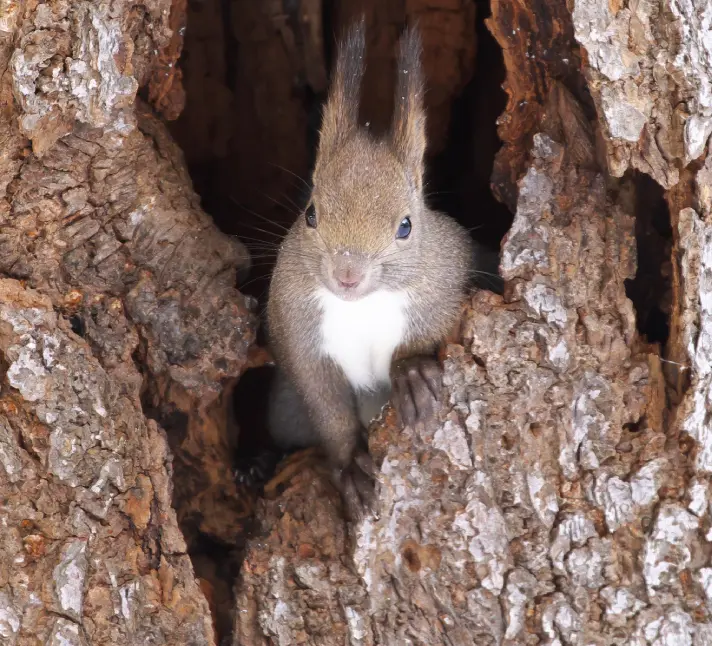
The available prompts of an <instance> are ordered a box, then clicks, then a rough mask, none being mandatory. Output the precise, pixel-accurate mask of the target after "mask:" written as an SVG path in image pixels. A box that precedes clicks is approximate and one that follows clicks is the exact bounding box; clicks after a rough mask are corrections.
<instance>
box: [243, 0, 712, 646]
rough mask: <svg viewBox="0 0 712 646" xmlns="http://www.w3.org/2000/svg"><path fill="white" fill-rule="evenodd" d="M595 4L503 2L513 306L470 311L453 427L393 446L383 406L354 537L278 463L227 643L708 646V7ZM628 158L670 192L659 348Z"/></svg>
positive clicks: (451, 384)
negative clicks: (646, 293)
mask: <svg viewBox="0 0 712 646" xmlns="http://www.w3.org/2000/svg"><path fill="white" fill-rule="evenodd" d="M604 5H605V6H603V5H601V3H588V4H586V3H579V2H576V3H571V6H570V7H569V9H568V10H567V9H566V7H564V6H563V5H560V4H558V5H557V4H551V3H534V2H524V3H511V2H495V3H493V17H492V19H491V21H490V24H489V26H490V29H491V30H492V31H493V33H494V34H495V36H496V38H497V40H498V42H500V44H501V45H502V47H503V50H504V53H505V64H506V66H507V83H506V86H505V89H506V90H507V92H508V94H509V99H510V100H509V104H508V107H507V111H506V113H505V114H504V115H503V116H502V118H501V120H500V133H501V136H502V139H503V144H504V145H503V149H502V151H501V152H500V155H499V157H498V162H497V164H496V166H495V172H494V176H493V184H494V188H495V190H496V191H498V194H499V196H500V197H501V199H503V200H504V201H505V202H506V203H508V204H511V205H512V206H513V208H516V215H515V219H514V224H513V226H512V229H511V231H510V232H509V234H508V235H507V237H506V238H505V240H504V241H503V244H502V260H501V269H502V273H503V275H504V277H505V279H506V290H505V294H504V297H503V298H500V297H497V296H494V295H491V294H487V293H484V292H483V293H477V294H474V295H473V296H472V298H471V300H470V302H469V303H468V306H467V307H466V310H465V312H464V314H463V319H462V330H461V335H460V338H459V339H458V340H457V342H453V343H450V344H449V345H448V346H447V348H446V349H445V352H444V358H445V376H446V386H447V391H448V395H449V399H448V404H447V406H445V407H444V409H443V411H442V412H441V417H440V423H439V425H438V426H436V427H434V428H432V429H427V428H418V429H409V428H407V429H404V430H401V429H398V428H396V426H395V424H394V420H393V416H392V413H391V411H390V410H389V409H386V411H385V412H384V416H383V418H382V419H381V420H379V421H377V422H376V423H374V425H373V427H372V428H371V431H370V447H371V451H372V453H373V454H374V456H375V457H376V458H377V460H378V463H379V465H380V469H379V470H380V472H379V484H378V494H379V507H378V514H377V516H376V517H374V518H371V519H367V520H366V521H365V522H364V523H363V524H362V525H360V526H357V527H345V526H344V525H343V523H342V522H341V521H340V520H339V504H338V497H337V496H336V495H335V494H334V493H333V492H331V491H330V490H329V489H328V488H327V486H326V485H325V484H324V482H323V476H322V474H321V473H320V472H319V470H318V469H317V468H316V467H309V466H307V467H304V466H303V465H302V468H300V469H296V470H295V468H294V465H293V464H292V465H291V466H290V465H287V466H285V468H284V471H283V472H282V473H281V475H280V476H279V477H278V480H276V481H275V482H274V485H273V489H274V490H275V495H276V498H275V499H274V500H270V499H267V500H265V501H263V502H262V503H261V504H260V507H259V508H258V517H259V520H260V523H261V526H262V530H263V532H262V534H261V535H260V536H259V540H255V541H254V542H253V543H252V544H251V545H250V548H249V551H248V554H247V557H246V559H245V563H244V566H243V571H242V574H241V577H240V580H239V582H238V586H237V609H238V612H237V613H236V632H235V640H234V643H235V644H236V645H237V644H239V645H241V646H246V645H247V644H256V645H260V644H264V645H266V644H319V645H325V644H343V643H349V644H352V645H355V644H360V645H364V646H365V645H368V644H384V645H385V644H393V645H396V644H458V645H465V644H472V645H474V644H477V645H478V646H479V645H484V644H506V645H512V646H514V645H515V644H516V645H518V644H550V645H552V646H553V645H563V644H569V645H584V644H585V645H592V644H595V645H601V646H603V645H606V646H612V645H613V644H631V645H634V646H644V645H650V646H652V645H656V646H662V645H671V646H672V645H675V646H678V645H679V646H682V645H683V644H685V645H689V644H692V645H694V646H701V645H703V644H705V645H706V644H711V643H712V618H711V617H710V604H711V603H712V585H711V584H710V581H711V580H712V579H711V578H710V568H709V558H710V540H712V536H711V535H710V491H709V474H710V471H711V467H710V463H711V462H710V460H711V459H710V456H711V455H712V439H711V438H712V435H711V434H710V421H709V417H710V415H709V412H708V410H709V408H710V406H709V403H708V399H709V392H710V375H711V374H712V373H711V372H710V365H711V364H710V357H709V354H710V343H709V338H710V334H711V330H712V328H710V325H711V323H710V321H709V320H708V316H709V312H708V310H709V304H708V301H709V297H708V294H707V292H708V291H709V285H708V284H707V283H708V282H709V276H708V274H709V269H708V267H707V265H708V264H709V263H710V262H711V261H710V260H709V258H708V256H710V249H709V248H710V244H712V243H711V242H710V241H711V240H712V232H710V231H709V230H708V229H709V222H708V221H709V219H710V210H711V209H712V202H711V200H710V195H712V190H711V189H710V187H711V184H712V165H711V164H710V162H709V157H708V158H707V160H701V161H698V162H697V163H696V164H690V165H688V167H687V168H685V169H683V166H684V165H685V164H689V162H690V160H692V159H694V158H696V157H700V155H701V154H703V153H704V152H705V147H706V143H707V140H708V138H709V132H708V131H707V130H704V129H702V130H703V131H702V132H701V134H700V132H699V131H700V127H701V126H700V124H701V123H702V122H703V121H704V119H701V118H700V117H701V115H702V116H704V115H705V114H706V112H705V110H706V108H704V102H703V101H702V100H701V99H702V98H703V95H704V88H705V81H704V80H703V79H704V78H706V77H707V76H708V75H707V74H706V72H705V73H704V74H702V75H698V74H697V71H696V70H697V69H698V68H700V66H702V65H703V61H704V60H705V56H704V55H703V49H704V48H705V47H706V46H707V42H706V41H705V40H704V33H705V28H704V27H703V23H704V21H705V20H707V19H708V16H707V13H708V8H707V7H706V5H704V6H703V5H702V4H699V5H695V3H692V4H691V5H689V6H688V5H685V6H684V7H682V6H678V5H677V4H676V3H674V2H671V3H658V4H653V5H650V4H649V5H635V6H631V7H626V6H622V5H616V6H613V5H610V3H609V4H605V3H604ZM653 15H654V16H656V17H658V18H662V17H665V19H666V20H667V21H668V22H666V23H665V24H660V23H656V25H657V26H655V27H654V28H653V27H651V25H652V24H653V23H652V16H653ZM675 17H677V19H673V18H675ZM671 23H674V25H673V24H671ZM646 25H647V27H646ZM681 33H684V34H685V36H684V37H683V38H679V37H676V38H674V39H673V38H672V37H674V36H676V34H677V35H679V34H681ZM574 37H575V38H576V39H577V40H578V42H579V44H580V46H581V47H582V48H583V49H581V50H579V45H577V44H576V41H575V40H574ZM646 39H647V41H646ZM682 40H685V43H684V44H682V43H681V41H682ZM641 43H645V51H644V52H643V51H638V50H636V51H635V52H634V53H635V57H636V58H635V60H633V58H634V57H633V54H632V53H631V52H632V49H633V48H634V47H638V48H639V49H641V50H642V49H643V46H642V45H641ZM693 50H694V51H693ZM581 60H583V61H585V62H584V63H583V64H582V65H583V70H584V72H585V75H584V76H581V75H580V74H579V73H578V70H579V69H580V66H579V61H581ZM621 61H622V62H621ZM626 66H627V67H626ZM633 67H635V69H633ZM680 68H684V69H682V70H681V69H680ZM639 70H640V76H638V77H636V83H635V84H634V83H632V78H633V77H634V76H635V74H638V71H639ZM609 72H610V73H609ZM584 79H586V81H587V82H588V84H586V83H584ZM589 90H590V93H591V95H592V96H593V103H592V102H591V101H590V95H589ZM636 93H637V94H636ZM646 93H650V94H651V96H652V95H654V97H653V98H644V100H643V103H645V102H646V101H648V100H649V105H648V103H645V106H643V107H641V104H639V103H635V102H633V99H636V101H637V100H638V99H641V97H645V95H646ZM681 96H684V97H687V98H688V99H689V100H690V101H691V102H692V103H694V108H691V107H689V106H688V108H687V112H685V113H684V114H682V115H681V113H679V110H678V108H679V101H680V97H681ZM631 97H632V98H631ZM693 99H695V100H696V101H697V102H695V100H693ZM631 106H632V107H631ZM646 106H647V107H646ZM633 108H635V110H638V111H639V113H640V115H642V117H641V118H640V119H638V120H637V121H636V120H635V119H632V118H630V115H631V114H633ZM624 113H625V114H624ZM626 115H628V116H626ZM675 115H677V116H675ZM675 119H680V121H677V122H676V121H675ZM624 122H625V123H624ZM623 127H625V128H632V127H635V128H636V132H635V133H632V132H631V135H630V140H627V139H625V137H622V136H621V135H620V133H618V131H617V130H616V128H623ZM651 133H652V134H651ZM685 133H688V134H685ZM693 134H694V135H695V136H694V137H693V136H692V135H693ZM633 135H635V136H633ZM656 137H657V138H656ZM696 138H699V139H700V140H701V143H700V144H699V145H697V144H695V146H696V147H695V146H692V145H691V143H690V142H693V140H694V141H696ZM653 141H654V142H655V145H652V144H651V142H653ZM686 142H687V143H686ZM628 166H632V167H633V168H636V169H638V170H641V171H643V172H646V173H648V174H650V176H651V177H652V178H653V179H655V180H656V181H657V182H659V183H660V184H661V185H662V186H663V187H665V188H668V187H669V188H670V190H669V191H668V193H667V194H666V196H665V197H666V200H667V204H668V206H669V209H670V215H671V220H672V229H673V233H674V248H673V252H672V257H671V259H670V260H671V264H672V291H671V295H670V296H667V295H663V294H662V292H665V291H666V287H665V285H660V292H661V295H660V298H661V300H662V299H663V298H664V299H669V300H670V301H671V302H672V313H671V320H670V328H671V332H670V338H669V341H668V343H667V345H666V347H665V348H664V352H662V353H661V348H660V347H659V346H657V345H655V344H648V343H647V342H646V341H645V339H644V338H642V337H640V335H639V333H638V331H637V330H636V313H635V311H634V308H633V303H632V302H631V301H630V300H629V299H628V297H627V296H626V281H628V280H630V279H633V277H634V276H635V274H636V250H635V245H636V242H635V237H634V233H635V222H634V214H635V212H636V209H637V208H639V207H640V205H641V204H644V203H645V202H644V200H643V199H642V198H643V197H644V196H641V195H639V194H637V193H636V192H637V191H641V190H644V186H645V185H644V184H643V185H642V186H643V188H642V189H641V184H640V183H639V182H636V181H634V180H633V179H632V178H625V179H622V180H619V179H616V177H618V176H621V175H622V174H623V171H624V170H625V168H626V167H628ZM639 240H643V237H642V236H641V237H640V238H639ZM641 244H642V243H641ZM665 273H666V272H665V271H662V270H661V272H660V274H661V276H664V275H665ZM661 355H662V356H661ZM278 490H283V491H281V493H279V492H278ZM323 495H328V496H329V498H330V500H331V501H332V503H333V505H331V506H329V505H326V504H325V503H322V502H319V504H315V502H314V501H315V500H317V499H319V500H320V498H321V496H323Z"/></svg>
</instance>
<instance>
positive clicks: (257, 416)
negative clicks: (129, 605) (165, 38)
mask: <svg viewBox="0 0 712 646" xmlns="http://www.w3.org/2000/svg"><path fill="white" fill-rule="evenodd" d="M322 4H323V7H322V9H321V14H320V15H319V16H308V17H307V18H309V20H311V21H312V22H313V21H314V20H318V21H320V22H321V30H320V31H319V33H318V34H316V35H314V34H312V36H311V38H312V42H309V39H308V38H307V36H308V33H311V32H308V30H307V29H306V27H305V24H307V23H305V21H304V20H305V16H304V15H303V13H300V12H303V11H304V9H303V8H300V7H299V6H298V5H299V3H282V7H281V9H280V13H278V14H270V13H269V12H270V9H269V8H268V7H267V5H268V3H240V6H239V13H237V12H238V9H237V3H231V2H229V1H228V0H189V2H188V9H187V11H188V14H187V18H188V20H187V29H186V33H185V45H184V50H183V55H182V59H181V62H180V65H181V69H182V70H183V75H184V76H183V84H184V87H185V90H186V106H185V109H184V111H183V113H182V115H181V117H180V118H179V119H178V120H177V121H176V122H173V123H172V124H169V127H170V128H171V130H172V133H173V136H174V137H175V139H176V141H177V142H178V144H179V145H180V146H181V148H182V150H183V151H184V154H185V157H186V162H187V165H188V168H189V172H190V174H191V177H192V179H193V183H194V187H195V189H196V191H197V192H198V194H199V195H200V196H201V200H202V205H203V208H204V209H205V211H206V212H207V213H208V214H210V215H211V216H212V217H213V219H214V221H215V223H216V224H217V226H218V227H219V228H220V229H221V230H222V231H223V232H225V233H226V234H228V235H234V236H237V237H238V238H239V239H240V240H242V241H243V242H244V243H245V244H246V245H247V246H248V247H249V248H251V252H252V257H253V266H252V268H251V273H250V275H249V277H247V278H246V279H245V280H243V281H242V282H241V283H240V284H239V288H240V289H241V291H243V293H247V294H250V295H251V296H253V297H255V298H256V299H257V301H258V303H259V311H260V313H261V314H262V313H263V311H264V306H265V298H266V292H267V287H268V281H269V276H270V272H271V268H272V265H273V262H274V252H273V249H272V247H274V246H275V245H276V244H278V242H279V239H280V238H281V236H282V235H283V234H284V232H285V231H286V228H287V227H289V226H290V225H291V223H292V222H293V221H294V218H295V217H296V216H297V215H298V213H299V212H300V211H301V209H302V208H303V206H304V205H305V203H306V201H307V199H308V196H309V175H310V169H311V167H312V164H313V162H314V157H315V152H316V145H317V140H318V130H319V125H320V116H321V105H322V102H323V100H324V99H325V96H326V94H325V92H326V89H327V86H326V84H325V81H326V78H327V75H328V72H329V71H330V68H331V65H332V62H333V58H334V51H335V47H334V45H335V42H334V41H335V35H336V34H338V33H340V32H341V30H342V27H343V24H344V22H348V17H349V16H353V15H356V12H357V11H358V7H359V5H360V4H362V3H360V2H359V1H358V0H354V1H353V2H350V1H347V0H341V1H337V0H331V1H329V0H327V1H325V2H323V3H322ZM471 6H474V9H475V11H474V12H473V14H468V15H469V16H470V18H468V20H470V22H469V23H468V24H463V25H462V30H463V31H464V32H465V33H468V30H469V33H470V37H471V38H472V40H473V41H474V46H471V47H469V48H467V47H465V48H464V49H463V52H461V56H467V57H469V58H468V59H467V60H460V61H459V63H458V64H459V65H460V68H461V75H462V77H463V78H462V79H461V83H460V85H459V86H457V87H455V86H454V85H453V84H452V82H451V80H449V79H450V78H451V77H452V69H441V68H440V67H438V65H437V64H435V65H434V66H433V65H432V64H431V65H430V66H429V65H428V64H427V60H426V65H425V67H426V72H427V73H428V75H429V78H428V84H429V88H433V89H431V90H430V91H429V94H432V95H433V99H432V100H433V102H434V104H435V108H434V110H433V112H430V111H429V113H428V118H429V129H430V131H431V132H432V133H440V134H439V135H438V136H439V141H435V142H434V144H433V146H432V148H431V153H430V155H429V158H428V194H429V203H430V205H431V206H432V207H433V208H437V209H439V210H443V211H445V212H447V213H449V214H450V215H451V216H453V217H454V218H456V219H457V220H458V221H459V222H460V223H461V224H463V226H465V227H467V228H468V229H469V230H470V231H471V235H472V237H473V238H474V239H475V240H477V241H478V242H480V243H481V244H483V245H484V246H486V247H489V248H491V249H498V247H499V243H500V241H501V239H502V237H503V235H504V234H505V233H506V231H507V230H508V229H509V226H510V225H511V222H512V214H511V213H510V212H509V210H508V209H507V208H506V207H505V206H504V205H502V204H501V203H499V202H498V201H497V200H496V199H495V198H494V196H493V194H492V191H491V189H490V175H491V173H492V168H493V164H494V158H495V155H496V153H497V151H498V150H499V148H500V145H501V144H500V141H499V139H498V136H497V130H496V120H497V118H498V117H499V115H500V114H501V113H502V112H503V111H504V108H505V105H506V95H505V93H504V92H503V90H502V89H501V85H502V82H503V80H504V76H505V70H504V63H503V58H502V54H501V51H500V48H499V46H498V45H497V43H496V41H495V40H494V38H493V37H492V36H491V34H490V33H489V31H488V30H487V28H486V27H485V23H484V20H485V19H486V18H487V17H489V14H490V9H489V3H488V0H474V1H473V2H472V5H471ZM464 13H466V12H464ZM464 13H463V15H464ZM387 14H388V12H384V14H383V15H381V14H378V12H377V11H376V12H374V15H372V16H371V19H372V20H370V21H369V30H372V29H375V30H376V31H377V34H376V35H375V36H373V37H372V38H368V40H369V50H368V55H367V59H368V60H367V72H366V78H365V80H364V88H363V98H362V113H363V114H362V117H363V118H364V119H367V120H373V121H375V122H377V123H378V122H380V123H381V124H382V125H383V124H385V123H387V121H388V119H389V117H390V106H391V105H392V100H391V96H392V89H391V88H392V82H393V80H394V69H395V68H393V69H391V67H392V66H391V65H390V63H391V62H393V61H394V55H395V47H396V43H395V40H396V37H397V33H395V32H394V28H393V24H392V21H391V23H390V24H389V23H388V20H391V19H392V16H391V17H389V16H388V15H387ZM475 16H476V17H475ZM404 22H405V21H404ZM381 23H383V24H381ZM320 38H321V42H319V41H320ZM433 38H434V37H433V35H432V33H431V34H429V35H428V37H427V38H425V39H424V40H425V54H424V56H425V58H426V59H427V57H428V55H429V50H430V53H431V54H433V52H434V53H435V54H438V52H436V51H435V50H437V49H438V47H444V48H447V47H446V45H447V43H446V42H445V39H447V38H448V34H447V32H446V31H443V33H442V36H441V38H442V39H443V41H442V44H441V43H440V42H438V40H437V37H436V39H435V40H433ZM384 43H387V44H388V45H389V46H388V47H386V46H385V45H384ZM434 58H435V60H436V61H437V60H439V59H438V57H437V56H434ZM385 62H388V63H389V64H388V65H386V64H385ZM433 71H434V73H435V76H436V77H435V78H430V73H432V72H433ZM455 85H457V84H455ZM448 93H449V94H448ZM443 95H445V99H443V98H442V97H443ZM383 106H388V109H387V111H386V108H384V107H383ZM379 110H381V112H380V113H379ZM258 343H259V344H260V345H264V344H265V338H264V334H263V332H262V328H261V331H260V334H259V335H258ZM271 378H272V369H271V368H269V367H261V368H253V369H250V370H248V371H247V372H246V373H245V374H244V375H243V376H242V377H241V379H240V381H239V383H238V384H237V387H236V390H235V393H234V402H233V403H234V414H235V421H236V426H237V428H239V440H237V447H238V448H237V451H236V455H235V462H234V464H232V465H229V466H230V468H232V469H234V470H235V471H236V477H237V480H238V483H239V484H240V485H243V484H244V486H246V487H255V486H256V484H257V485H258V484H259V482H260V481H263V480H264V479H266V478H268V477H269V475H270V473H271V472H272V471H273V469H274V467H275V466H276V461H277V459H278V458H279V455H277V454H276V453H275V452H274V451H273V449H272V447H271V445H270V443H269V440H268V435H267V428H266V421H265V417H266V409H267V393H268V388H269V384H270V381H271ZM258 489H259V487H258V486H257V490H258ZM192 529H193V531H194V528H192ZM243 540H244V536H242V537H236V540H235V544H234V545H232V546H226V545H223V544H216V543H215V542H214V541H211V540H210V539H208V538H205V537H200V536H199V535H196V537H195V538H194V539H193V540H190V541H189V542H190V551H191V556H192V558H193V561H194V563H195V564H196V572H197V574H198V576H199V577H201V578H202V579H203V580H204V581H205V582H206V586H207V587H208V589H209V593H210V595H212V602H211V603H212V608H213V612H214V613H216V617H217V618H216V625H217V630H218V633H219V637H220V638H221V639H225V640H227V639H228V632H229V622H228V620H227V618H226V615H225V608H229V607H231V604H232V602H233V600H232V599H231V598H226V595H228V596H229V595H231V594H232V581H233V580H234V576H235V572H234V571H233V570H234V569H235V568H234V564H235V563H237V562H239V558H238V557H239V551H240V549H241V546H242V541H243ZM219 562H225V563H230V564H231V565H230V567H224V568H221V567H220V566H219ZM233 605H234V604H233ZM226 643H227V641H226Z"/></svg>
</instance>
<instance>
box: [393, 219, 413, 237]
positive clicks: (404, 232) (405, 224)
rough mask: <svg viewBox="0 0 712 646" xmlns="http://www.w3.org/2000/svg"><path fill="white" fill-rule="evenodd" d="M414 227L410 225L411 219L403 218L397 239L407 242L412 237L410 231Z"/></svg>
mask: <svg viewBox="0 0 712 646" xmlns="http://www.w3.org/2000/svg"><path fill="white" fill-rule="evenodd" d="M412 228H413V225H412V224H411V223H410V218H403V219H402V220H401V223H400V224H399V225H398V231H397V232H396V238H397V239H398V240H405V239H406V238H407V237H408V236H409V235H410V230H411V229H412Z"/></svg>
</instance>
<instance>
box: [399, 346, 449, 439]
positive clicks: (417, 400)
mask: <svg viewBox="0 0 712 646" xmlns="http://www.w3.org/2000/svg"><path fill="white" fill-rule="evenodd" d="M392 387H393V390H392V395H391V399H392V401H393V406H394V407H395V409H396V412H397V413H398V416H399V418H400V422H401V424H402V425H403V426H412V425H413V424H415V423H416V422H427V421H429V420H431V419H433V417H435V415H436V414H437V412H438V410H439V408H440V398H441V395H442V368H441V367H440V364H439V363H438V362H437V361H436V360H435V359H434V358H432V357H422V356H420V357H412V358H410V359H405V360H403V361H399V362H397V363H396V365H395V366H394V370H393V375H392Z"/></svg>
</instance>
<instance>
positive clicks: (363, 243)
mask: <svg viewBox="0 0 712 646" xmlns="http://www.w3.org/2000/svg"><path fill="white" fill-rule="evenodd" d="M364 31H365V29H364V21H363V19H361V21H360V22H358V23H356V24H355V25H354V26H353V27H351V29H350V30H349V32H348V33H347V35H346V38H345V39H344V40H343V41H342V42H341V43H340V46H339V50H338V54H337V62H336V69H335V74H334V77H333V80H332V83H331V88H330V92H329V97H328V100H327V102H326V105H325V108H324V116H323V122H322V127H321V133H320V139H319V149H318V154H317V159H316V165H315V168H314V174H313V187H314V188H313V191H312V195H311V199H310V201H309V204H308V206H307V208H306V209H305V211H304V213H303V214H302V219H301V225H300V226H301V227H302V234H303V235H305V236H307V237H308V238H311V241H310V242H312V243H313V244H315V245H317V247H318V248H319V250H320V251H321V253H320V254H319V257H320V261H319V265H320V267H319V270H318V273H319V275H320V278H321V280H322V282H323V283H324V284H325V285H326V287H328V288H329V289H330V290H331V291H332V292H334V293H335V294H337V295H338V296H340V297H341V298H344V299H346V300H354V299H358V298H361V297H362V296H364V295H366V294H368V293H370V292H373V291H375V290H377V289H379V288H381V289H382V288H385V289H397V288H399V287H402V286H407V284H408V282H410V281H411V280H412V279H413V277H414V276H415V275H416V272H417V263H418V248H419V247H420V246H421V242H422V239H423V236H424V235H426V234H427V221H426V220H427V214H428V210H427V208H426V206H425V200H424V196H423V174H424V155H425V146H426V135H425V111H424V108H423V92H424V83H423V75H422V71H421V65H420V53H421V41H420V36H419V34H418V31H417V30H416V29H415V28H410V29H408V30H407V31H406V32H405V34H404V36H403V37H402V39H401V42H400V53H399V56H398V75H397V79H398V80H397V84H396V94H395V114H394V116H393V121H392V124H391V127H390V130H389V132H388V134H387V135H386V136H385V137H383V138H380V139H376V138H374V137H373V136H372V135H371V134H370V133H369V132H368V131H367V130H365V129H363V128H361V127H359V123H358V116H359V98H360V86H361V79H362V77H363V71H364V57H365V37H364Z"/></svg>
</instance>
